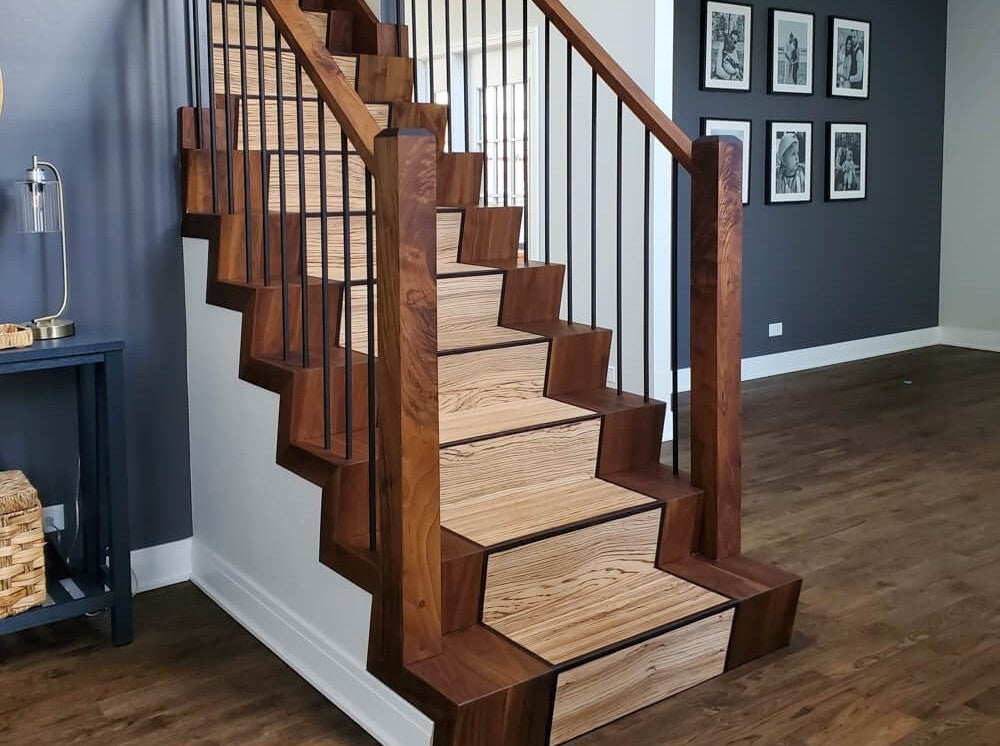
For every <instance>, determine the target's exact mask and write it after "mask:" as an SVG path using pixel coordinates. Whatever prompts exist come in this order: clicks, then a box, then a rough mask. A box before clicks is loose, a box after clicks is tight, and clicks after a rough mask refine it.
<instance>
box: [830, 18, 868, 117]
mask: <svg viewBox="0 0 1000 746" xmlns="http://www.w3.org/2000/svg"><path fill="white" fill-rule="evenodd" d="M838 21H843V22H846V23H856V24H861V25H864V26H865V29H864V31H865V49H864V55H865V86H864V88H863V91H864V92H863V93H862V94H855V93H847V92H846V91H847V89H845V88H842V87H839V86H837V62H838V54H837V53H838V45H837V22H838ZM871 38H872V23H871V21H866V20H864V19H861V18H847V17H845V16H830V24H829V39H828V43H827V55H828V57H827V60H828V69H827V95H828V96H829V97H830V98H841V99H848V100H852V101H868V100H869V99H871V82H872V68H871Z"/></svg>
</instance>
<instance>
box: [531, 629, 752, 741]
mask: <svg viewBox="0 0 1000 746" xmlns="http://www.w3.org/2000/svg"><path fill="white" fill-rule="evenodd" d="M732 624H733V611H732V610H729V611H725V612H723V613H721V614H717V615H716V616H713V617H709V618H708V619H704V620H702V621H700V622H695V623H694V624H691V625H689V626H687V627H682V628H681V629H678V630H674V631H673V632H668V633H666V634H664V635H661V636H659V637H654V638H653V639H652V640H649V641H648V642H644V643H641V644H639V645H634V646H632V647H630V648H626V649H625V650H620V651H618V652H617V653H612V654H611V655H608V656H606V657H604V658H599V659H598V660H596V661H593V662H592V663H587V664H584V665H582V666H579V667H578V668H574V669H571V670H569V671H566V672H564V673H560V674H559V677H558V680H557V683H556V699H555V709H554V714H553V717H552V736H551V740H550V743H551V744H560V743H565V742H566V741H569V740H570V739H572V738H576V737H577V736H580V735H582V734H584V733H586V732H587V731H590V730H593V729H594V728H598V727H600V726H602V725H604V724H606V723H609V722H611V721H612V720H617V719H618V718H620V717H622V716H624V715H628V714H629V713H632V712H635V711H636V710H641V709H642V708H643V707H647V706H648V705H651V704H653V703H654V702H659V701H660V700H661V699H666V698H667V697H671V696H673V695H674V694H677V693H678V692H681V691H684V690H685V689H689V688H691V687H692V686H695V685H696V684H700V683H701V682H703V681H705V680H707V679H710V678H712V677H714V676H718V675H719V674H721V673H722V672H723V667H724V664H725V661H726V648H727V646H728V644H729V633H730V629H731V627H732Z"/></svg>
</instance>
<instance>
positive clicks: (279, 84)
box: [261, 27, 290, 362]
mask: <svg viewBox="0 0 1000 746" xmlns="http://www.w3.org/2000/svg"><path fill="white" fill-rule="evenodd" d="M283 56H284V55H283V54H282V52H281V33H280V32H279V31H278V29H277V27H275V29H274V69H275V92H276V94H277V96H278V202H279V209H278V218H279V220H280V222H279V223H278V227H279V229H280V231H281V327H282V328H281V353H282V360H285V361H286V362H287V360H288V346H289V344H288V343H289V336H290V335H289V319H288V226H287V222H288V192H287V188H286V187H287V176H288V171H287V164H286V163H285V98H284V95H285V94H284V86H283V78H282V72H281V58H282V57H283ZM261 66H262V67H263V64H261Z"/></svg>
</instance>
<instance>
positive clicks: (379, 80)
mask: <svg viewBox="0 0 1000 746" xmlns="http://www.w3.org/2000/svg"><path fill="white" fill-rule="evenodd" d="M356 87H357V89H358V95H359V96H361V98H362V99H363V100H365V101H412V100H413V62H412V60H410V59H408V58H406V57H378V56H375V55H371V54H362V55H358V72H357V84H356ZM439 204H440V203H439ZM441 206H442V207H448V206H450V205H441Z"/></svg>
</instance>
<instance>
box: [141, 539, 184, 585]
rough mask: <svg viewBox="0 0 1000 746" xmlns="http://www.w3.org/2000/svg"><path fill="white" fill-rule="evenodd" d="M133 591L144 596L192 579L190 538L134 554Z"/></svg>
mask: <svg viewBox="0 0 1000 746" xmlns="http://www.w3.org/2000/svg"><path fill="white" fill-rule="evenodd" d="M132 575H133V577H134V582H133V586H134V587H133V588H132V590H133V592H135V593H145V592H146V591H152V590H156V589H157V588H163V587H165V586H168V585H174V584H175V583H183V582H184V581H186V580H190V579H191V539H181V540H180V541H175V542H171V543H170V544H160V545H159V546H155V547H147V548H146V549H136V550H134V551H133V552H132Z"/></svg>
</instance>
